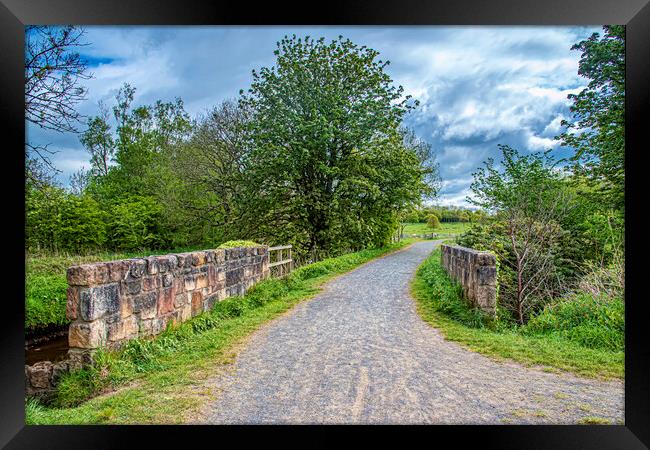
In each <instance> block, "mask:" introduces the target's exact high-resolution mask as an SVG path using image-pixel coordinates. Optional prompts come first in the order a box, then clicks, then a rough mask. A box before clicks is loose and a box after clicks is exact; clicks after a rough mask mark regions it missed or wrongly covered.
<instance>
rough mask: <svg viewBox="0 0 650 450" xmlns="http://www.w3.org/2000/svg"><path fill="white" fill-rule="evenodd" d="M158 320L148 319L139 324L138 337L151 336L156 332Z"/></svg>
mask: <svg viewBox="0 0 650 450" xmlns="http://www.w3.org/2000/svg"><path fill="white" fill-rule="evenodd" d="M155 321H156V319H153V318H151V319H147V320H141V321H140V322H138V335H139V336H151V335H152V334H153V330H154V322H155Z"/></svg>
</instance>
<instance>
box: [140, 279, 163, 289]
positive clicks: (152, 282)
mask: <svg viewBox="0 0 650 450" xmlns="http://www.w3.org/2000/svg"><path fill="white" fill-rule="evenodd" d="M161 285H162V281H161V279H160V277H158V276H155V275H154V276H149V277H144V278H142V290H143V291H153V290H155V289H159V288H160V287H161Z"/></svg>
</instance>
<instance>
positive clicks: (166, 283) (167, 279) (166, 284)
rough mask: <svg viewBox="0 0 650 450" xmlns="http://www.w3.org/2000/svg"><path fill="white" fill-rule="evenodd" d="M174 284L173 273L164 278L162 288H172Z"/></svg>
mask: <svg viewBox="0 0 650 450" xmlns="http://www.w3.org/2000/svg"><path fill="white" fill-rule="evenodd" d="M173 282H174V275H173V274H171V273H166V274H164V275H163V277H162V286H163V287H170V286H171V285H172V283H173Z"/></svg>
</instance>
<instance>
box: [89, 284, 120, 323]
mask: <svg viewBox="0 0 650 450" xmlns="http://www.w3.org/2000/svg"><path fill="white" fill-rule="evenodd" d="M119 311H120V293H119V288H118V285H117V283H111V284H105V285H103V286H97V287H90V288H81V289H80V290H79V313H80V314H79V315H80V316H81V318H82V319H83V320H86V321H92V320H96V319H99V318H101V317H104V316H105V315H111V314H116V313H118V312H119Z"/></svg>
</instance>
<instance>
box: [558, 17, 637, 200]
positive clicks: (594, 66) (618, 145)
mask: <svg viewBox="0 0 650 450" xmlns="http://www.w3.org/2000/svg"><path fill="white" fill-rule="evenodd" d="M603 30H604V36H603V37H602V38H601V37H600V36H599V34H598V33H594V34H592V35H591V36H590V37H589V39H586V40H583V41H581V42H579V43H577V44H575V45H573V46H572V47H571V49H572V50H580V51H582V56H581V58H580V62H579V69H578V74H580V75H582V76H583V77H585V78H587V79H589V84H588V85H587V87H586V88H585V89H583V90H582V91H581V92H580V93H579V94H577V95H576V94H570V95H569V99H571V100H572V101H573V105H572V106H571V112H572V113H573V118H572V119H571V121H563V122H562V124H563V125H565V126H566V127H567V130H566V131H565V132H564V133H562V134H561V135H560V136H558V137H557V138H556V139H559V140H561V142H562V144H563V145H567V146H570V147H573V148H574V149H575V154H574V156H573V158H572V160H573V161H574V162H575V165H574V171H575V172H576V174H583V175H586V176H588V177H589V179H590V180H591V182H592V183H593V185H594V186H596V187H597V188H598V191H599V192H600V193H601V194H604V195H601V201H607V202H608V203H609V205H610V206H611V207H613V208H616V209H619V210H621V211H622V210H623V207H624V193H625V191H624V181H625V170H624V163H625V26H624V25H611V26H604V27H603Z"/></svg>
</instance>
